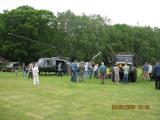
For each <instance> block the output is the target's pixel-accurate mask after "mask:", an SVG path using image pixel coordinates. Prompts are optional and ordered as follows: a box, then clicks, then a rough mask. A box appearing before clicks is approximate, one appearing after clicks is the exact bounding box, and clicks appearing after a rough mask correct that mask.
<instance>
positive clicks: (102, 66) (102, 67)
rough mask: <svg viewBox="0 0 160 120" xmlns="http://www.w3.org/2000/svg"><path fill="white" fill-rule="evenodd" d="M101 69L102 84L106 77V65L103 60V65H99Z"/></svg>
mask: <svg viewBox="0 0 160 120" xmlns="http://www.w3.org/2000/svg"><path fill="white" fill-rule="evenodd" d="M99 70H100V80H101V84H104V79H105V75H106V66H105V65H104V62H101V66H100V67H99Z"/></svg>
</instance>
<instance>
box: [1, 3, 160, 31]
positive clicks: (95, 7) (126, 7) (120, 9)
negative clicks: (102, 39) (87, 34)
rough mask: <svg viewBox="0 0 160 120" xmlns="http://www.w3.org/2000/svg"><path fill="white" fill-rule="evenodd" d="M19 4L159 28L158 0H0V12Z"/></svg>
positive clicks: (159, 10) (117, 22) (113, 22)
mask: <svg viewBox="0 0 160 120" xmlns="http://www.w3.org/2000/svg"><path fill="white" fill-rule="evenodd" d="M22 5H29V6H31V7H34V8H35V9H45V10H49V11H52V12H53V13H54V14H55V15H56V14H57V12H64V11H67V10H71V11H72V12H73V13H75V14H76V15H81V14H82V13H85V14H86V15H91V14H99V15H101V16H102V17H107V18H108V19H111V22H110V24H112V25H114V24H128V25H133V26H135V25H136V26H151V27H159V28H160V13H159V12H160V7H159V5H160V0H0V13H2V12H3V10H12V9H15V8H17V7H19V6H22Z"/></svg>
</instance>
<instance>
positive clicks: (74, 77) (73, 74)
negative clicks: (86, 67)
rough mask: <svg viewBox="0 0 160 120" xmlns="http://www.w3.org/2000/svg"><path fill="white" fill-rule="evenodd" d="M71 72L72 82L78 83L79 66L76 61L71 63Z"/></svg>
mask: <svg viewBox="0 0 160 120" xmlns="http://www.w3.org/2000/svg"><path fill="white" fill-rule="evenodd" d="M70 72H71V81H72V82H77V72H78V65H77V63H76V61H75V62H73V63H71V65H70Z"/></svg>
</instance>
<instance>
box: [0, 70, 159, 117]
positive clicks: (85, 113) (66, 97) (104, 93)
mask: <svg viewBox="0 0 160 120" xmlns="http://www.w3.org/2000/svg"><path fill="white" fill-rule="evenodd" d="M112 105H135V109H112ZM141 107H142V108H141ZM0 120H160V91H157V90H155V89H154V82H151V81H149V80H144V81H143V80H141V79H140V78H139V79H138V81H137V82H136V83H129V84H127V85H125V84H119V85H116V84H114V83H112V82H111V80H106V81H105V84H104V85H101V84H100V82H99V80H96V79H88V80H85V81H84V82H79V83H72V82H70V79H69V76H64V77H62V78H58V77H57V76H40V85H39V86H34V85H33V82H32V80H31V79H26V80H23V79H22V77H21V74H20V73H19V77H18V78H17V77H16V75H15V73H4V72H0Z"/></svg>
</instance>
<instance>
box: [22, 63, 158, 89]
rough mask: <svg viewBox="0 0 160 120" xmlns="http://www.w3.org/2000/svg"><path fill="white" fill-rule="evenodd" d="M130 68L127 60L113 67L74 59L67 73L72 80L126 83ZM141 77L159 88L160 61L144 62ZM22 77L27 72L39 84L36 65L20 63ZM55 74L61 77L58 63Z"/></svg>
mask: <svg viewBox="0 0 160 120" xmlns="http://www.w3.org/2000/svg"><path fill="white" fill-rule="evenodd" d="M131 70H132V66H130V65H128V64H127V62H126V63H125V64H124V65H122V64H117V65H115V66H114V67H106V66H105V65H104V62H101V65H98V64H97V63H91V62H83V61H82V62H77V61H74V62H72V63H71V64H70V66H69V70H68V71H69V74H70V76H71V81H72V82H80V81H83V80H86V79H91V78H92V77H94V78H95V79H99V80H100V82H101V84H104V81H105V79H110V78H112V80H113V82H115V83H116V84H119V83H120V82H122V83H124V84H127V83H128V81H129V79H131V78H129V73H130V71H131ZM141 70H142V73H141V77H142V80H144V79H148V80H151V81H153V80H155V89H158V90H159V89H160V62H157V64H156V65H154V66H152V65H151V64H150V63H147V62H146V63H145V64H144V65H143V66H142V68H141ZM22 72H23V79H26V77H27V72H28V79H33V84H34V85H38V84H39V70H38V65H37V64H33V63H30V64H29V65H28V66H26V65H25V64H24V63H23V64H22ZM57 76H58V77H59V76H61V77H62V64H61V63H59V64H58V66H57Z"/></svg>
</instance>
